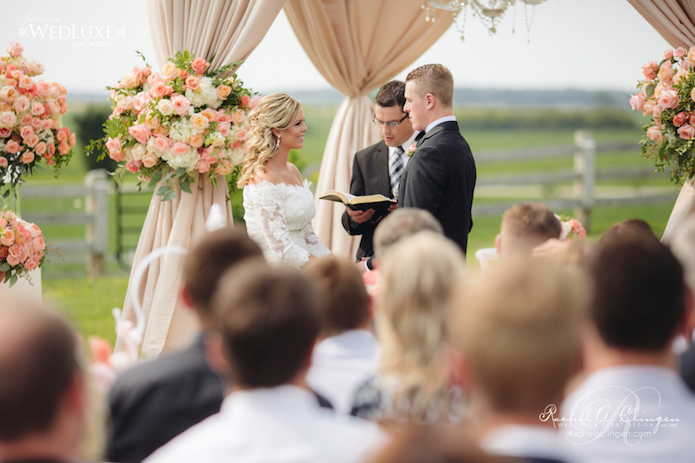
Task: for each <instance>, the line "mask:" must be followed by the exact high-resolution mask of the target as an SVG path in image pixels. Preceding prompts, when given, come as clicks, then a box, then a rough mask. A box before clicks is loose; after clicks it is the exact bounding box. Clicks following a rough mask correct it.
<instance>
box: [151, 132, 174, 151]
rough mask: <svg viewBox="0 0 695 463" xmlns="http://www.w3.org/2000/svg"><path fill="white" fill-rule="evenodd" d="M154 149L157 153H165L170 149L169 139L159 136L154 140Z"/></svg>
mask: <svg viewBox="0 0 695 463" xmlns="http://www.w3.org/2000/svg"><path fill="white" fill-rule="evenodd" d="M154 147H155V148H157V151H161V152H162V153H166V152H167V151H168V150H169V147H171V139H170V138H168V137H163V136H161V135H160V136H158V137H157V138H155V139H154Z"/></svg>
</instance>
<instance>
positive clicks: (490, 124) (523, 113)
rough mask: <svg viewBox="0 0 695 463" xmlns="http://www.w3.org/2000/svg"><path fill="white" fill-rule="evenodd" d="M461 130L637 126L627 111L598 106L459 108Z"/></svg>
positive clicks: (624, 127)
mask: <svg viewBox="0 0 695 463" xmlns="http://www.w3.org/2000/svg"><path fill="white" fill-rule="evenodd" d="M456 119H457V121H458V123H459V125H460V126H461V128H462V129H490V130H499V129H631V128H635V127H638V124H637V122H636V121H635V119H634V117H633V115H632V114H631V113H630V111H629V110H621V109H614V108H607V107H603V108H597V109H592V110H569V111H563V110H559V109H555V108H524V109H509V108H459V109H457V110H456Z"/></svg>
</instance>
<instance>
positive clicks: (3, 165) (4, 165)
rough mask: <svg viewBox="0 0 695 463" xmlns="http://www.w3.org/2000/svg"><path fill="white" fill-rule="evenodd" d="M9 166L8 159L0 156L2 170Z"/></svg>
mask: <svg viewBox="0 0 695 463" xmlns="http://www.w3.org/2000/svg"><path fill="white" fill-rule="evenodd" d="M8 165H9V164H8V162H7V158H6V157H5V156H0V169H7V166H8Z"/></svg>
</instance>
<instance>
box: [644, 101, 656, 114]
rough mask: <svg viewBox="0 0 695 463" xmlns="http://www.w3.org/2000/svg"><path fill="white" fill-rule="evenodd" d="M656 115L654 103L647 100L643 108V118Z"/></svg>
mask: <svg viewBox="0 0 695 463" xmlns="http://www.w3.org/2000/svg"><path fill="white" fill-rule="evenodd" d="M653 113H654V102H653V101H651V100H647V101H645V102H644V107H643V108H642V115H643V116H651V115H652V114H653Z"/></svg>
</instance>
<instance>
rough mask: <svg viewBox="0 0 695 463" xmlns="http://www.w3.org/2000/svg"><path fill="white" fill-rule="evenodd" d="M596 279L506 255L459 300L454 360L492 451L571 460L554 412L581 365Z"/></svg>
mask: <svg viewBox="0 0 695 463" xmlns="http://www.w3.org/2000/svg"><path fill="white" fill-rule="evenodd" d="M588 287H589V288H590V285H589V278H588V277H587V276H586V274H585V273H583V272H580V271H579V270H576V269H565V268H560V267H555V266H553V265H551V264H550V263H548V262H543V261H538V260H535V259H531V257H530V256H529V257H527V258H526V259H523V260H505V261H502V262H500V264H499V265H498V266H495V267H492V268H491V269H490V271H489V272H487V273H485V274H483V276H482V277H481V278H480V279H479V280H477V281H474V282H473V281H471V282H468V284H467V285H465V286H464V288H463V290H462V291H461V292H460V295H459V296H458V297H457V298H456V302H455V303H454V304H453V306H452V323H451V326H452V331H453V335H452V340H453V342H454V343H455V344H456V345H457V346H458V350H457V351H454V352H453V355H452V358H453V359H455V360H454V361H453V362H452V364H453V365H457V366H458V368H457V370H458V372H459V376H460V377H461V378H462V380H463V381H462V382H463V384H464V385H465V387H464V389H466V390H467V391H468V392H469V394H470V397H469V399H470V402H469V403H470V405H471V410H472V412H471V415H472V416H471V419H472V421H473V422H474V423H476V425H477V426H476V434H478V436H479V444H480V447H481V448H482V449H483V450H486V451H488V452H490V453H491V454H495V455H500V456H508V457H519V458H536V459H543V461H570V459H569V458H568V457H567V456H566V455H563V453H562V452H561V450H560V447H559V445H558V436H557V430H556V429H555V423H554V422H553V420H552V419H548V417H547V415H548V411H549V410H552V409H553V407H554V408H555V409H557V408H558V405H556V404H559V403H560V402H561V400H562V398H563V394H564V389H565V387H566V385H567V382H568V381H569V379H570V378H571V377H572V376H573V375H574V374H575V373H576V372H577V371H578V370H579V359H580V344H579V321H580V320H581V318H582V316H583V315H584V314H585V313H586V311H587V309H588V304H589V295H588V294H587V291H586V289H587V288H588Z"/></svg>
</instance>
